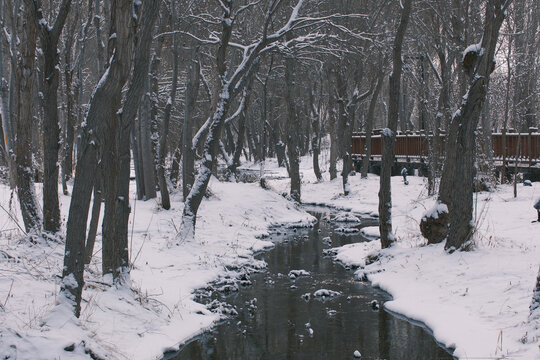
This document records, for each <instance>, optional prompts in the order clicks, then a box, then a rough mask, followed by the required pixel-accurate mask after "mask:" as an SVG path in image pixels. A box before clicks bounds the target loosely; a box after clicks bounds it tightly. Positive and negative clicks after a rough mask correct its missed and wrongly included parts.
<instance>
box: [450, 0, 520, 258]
mask: <svg viewBox="0 0 540 360" xmlns="http://www.w3.org/2000/svg"><path fill="white" fill-rule="evenodd" d="M510 3H511V0H489V1H488V2H487V3H486V9H485V11H486V13H485V20H484V33H483V35H482V40H481V42H480V43H478V44H474V45H471V46H469V47H468V48H467V49H466V50H465V51H464V53H463V59H462V65H463V69H464V71H465V74H466V75H467V76H468V78H469V89H468V91H467V94H466V96H465V97H464V98H463V101H462V103H461V105H460V107H459V109H458V111H457V112H456V113H455V114H454V117H453V119H452V126H454V127H457V128H458V131H457V136H456V138H455V139H449V141H455V143H456V146H455V149H456V153H455V159H456V161H455V169H453V170H454V171H451V170H452V169H447V174H449V173H451V174H453V178H452V179H453V184H454V186H453V188H454V189H460V190H459V191H454V193H453V201H452V207H451V208H450V213H449V221H450V224H449V231H448V237H447V240H446V245H445V248H446V249H448V250H450V251H453V250H457V249H466V248H467V245H468V244H469V240H470V239H471V236H472V234H473V230H474V227H473V225H472V221H473V218H472V211H473V196H472V193H473V177H474V144H475V130H476V127H477V124H478V119H479V116H480V112H481V109H482V105H483V103H484V101H485V98H486V91H487V87H488V85H489V76H490V74H491V73H492V72H493V70H494V68H495V60H494V55H495V50H496V47H497V41H498V38H499V30H500V27H501V25H502V23H503V21H504V18H505V11H506V9H507V8H508V6H509V5H510ZM454 124H456V125H454Z"/></svg>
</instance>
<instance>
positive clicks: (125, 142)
mask: <svg viewBox="0 0 540 360" xmlns="http://www.w3.org/2000/svg"><path fill="white" fill-rule="evenodd" d="M158 10H159V2H157V1H145V2H144V3H143V5H142V11H141V14H139V16H138V19H141V20H140V24H139V27H140V28H139V29H138V30H137V36H136V39H135V50H134V66H133V74H132V77H131V82H130V84H129V88H128V91H127V93H126V96H125V98H124V100H123V102H122V108H121V110H120V111H119V112H118V114H117V116H118V124H119V131H118V133H117V135H116V137H117V150H116V151H115V153H117V154H118V161H117V163H118V167H117V168H116V169H114V170H116V172H117V183H116V185H115V188H116V194H114V196H111V197H110V198H108V199H107V198H106V204H107V203H108V202H109V203H110V202H114V203H115V206H114V210H115V214H114V216H113V218H112V221H110V229H112V230H113V235H114V238H113V239H111V240H112V257H111V259H110V260H111V263H112V265H113V266H112V274H113V278H114V279H115V280H117V281H118V280H119V281H122V280H124V278H125V277H126V276H127V273H128V271H129V251H128V225H129V214H130V213H131V206H130V202H129V173H130V164H131V153H130V143H131V130H132V128H133V123H134V121H135V116H136V114H137V109H138V107H139V103H140V101H141V98H142V95H143V90H144V80H145V78H146V77H147V76H148V64H149V62H150V47H151V45H152V33H153V32H152V29H153V26H154V23H155V20H156V18H157V15H158ZM104 229H105V221H104ZM104 239H105V236H104ZM104 247H105V245H104ZM104 258H105V254H104ZM104 263H105V261H104ZM104 273H105V271H104Z"/></svg>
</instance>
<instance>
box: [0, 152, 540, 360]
mask: <svg viewBox="0 0 540 360" xmlns="http://www.w3.org/2000/svg"><path fill="white" fill-rule="evenodd" d="M321 159H325V155H324V154H323V155H322V156H321ZM300 166H301V172H302V199H303V201H304V202H305V203H307V204H315V205H316V204H319V205H327V206H330V207H332V208H334V209H336V210H337V211H339V212H340V215H339V216H342V217H343V218H347V219H352V216H354V217H358V216H360V214H362V215H365V216H367V217H373V216H374V215H376V212H377V209H378V195H377V193H378V188H379V178H378V177H377V176H374V175H371V174H370V175H368V178H367V179H362V178H361V177H359V176H354V177H350V178H349V182H350V191H351V193H350V194H349V195H348V196H343V195H342V190H343V189H342V179H341V178H337V179H335V180H332V181H330V180H329V179H328V173H324V174H323V176H324V178H325V179H324V181H317V179H316V178H315V176H314V174H313V169H312V167H311V166H312V160H311V158H303V159H302V162H301V165H300ZM252 167H253V168H255V169H257V170H258V169H259V164H253V165H252ZM265 167H266V169H267V174H272V176H271V177H267V179H266V180H267V184H268V185H269V187H270V188H271V189H272V190H273V191H266V190H262V189H261V188H260V187H259V186H258V184H244V183H220V182H218V181H217V180H216V179H214V178H212V179H211V181H210V188H211V190H212V194H213V195H212V196H211V197H210V198H207V199H204V200H203V202H202V204H201V208H200V210H199V213H198V218H197V228H196V233H195V238H194V239H191V238H189V237H184V238H182V237H178V236H177V233H178V229H179V228H180V224H179V222H180V214H181V213H182V210H183V204H182V201H181V198H182V197H181V195H180V194H179V193H177V192H173V193H172V194H171V201H172V209H171V210H170V211H163V210H160V208H159V206H158V204H157V202H156V200H149V201H144V202H142V201H137V202H134V200H133V199H134V195H135V194H134V192H135V186H134V184H132V186H131V189H132V194H131V197H130V199H131V200H130V201H131V202H132V205H133V206H132V209H133V213H132V215H133V216H134V222H133V224H130V227H129V228H130V244H131V246H130V252H131V255H130V258H131V260H132V262H133V269H132V271H131V274H130V281H129V282H128V284H127V285H125V286H117V285H113V283H112V281H111V280H110V278H103V277H102V276H101V275H100V268H101V262H100V261H101V259H100V252H99V248H100V246H101V244H100V238H101V236H100V234H98V239H97V240H98V243H97V244H96V249H97V251H96V254H95V256H94V259H93V261H92V263H91V264H90V265H89V266H88V268H87V271H86V273H85V283H86V284H85V289H84V292H83V299H84V301H83V304H82V312H81V317H80V318H79V319H76V318H74V317H73V316H72V315H71V309H70V307H69V306H68V305H69V304H68V303H67V302H66V301H64V300H63V299H60V297H59V296H58V295H59V288H60V286H61V279H60V278H59V274H61V273H62V268H63V262H62V261H63V251H64V246H63V244H62V241H61V239H53V240H44V239H38V241H37V242H36V243H31V242H28V241H26V240H25V239H24V237H23V236H22V234H21V232H20V230H19V229H18V227H17V224H18V225H19V226H20V224H21V223H22V221H21V220H20V219H21V215H20V212H19V211H18V209H17V208H16V202H13V201H12V198H11V196H12V194H11V192H10V190H9V188H8V187H6V186H4V185H0V204H1V205H2V207H3V210H2V211H1V212H0V354H2V355H3V356H4V357H6V356H11V358H20V359H27V358H28V359H30V358H31V359H38V360H39V359H54V358H62V359H89V358H90V355H88V354H87V352H88V351H92V352H93V353H95V354H96V355H98V356H100V357H103V358H108V359H134V360H137V359H153V358H156V357H159V356H160V355H161V354H162V352H163V351H164V350H165V349H177V348H178V347H179V345H180V344H182V343H183V342H185V341H187V340H188V339H190V338H192V337H193V336H195V335H197V334H199V333H201V332H203V331H204V330H206V329H208V328H210V327H211V326H212V325H213V324H215V322H216V321H218V320H219V319H220V318H221V316H222V315H221V314H226V313H227V312H229V311H230V309H227V308H226V307H223V306H221V304H219V303H216V304H213V305H212V309H213V310H217V312H213V311H210V309H209V308H207V307H205V306H203V305H201V304H198V303H196V302H195V301H194V291H195V290H196V289H200V288H204V287H206V285H207V284H208V283H209V282H212V281H215V280H218V279H233V278H235V277H236V275H238V274H239V272H241V271H242V269H245V268H246V267H247V268H248V269H261V268H264V266H265V264H264V263H263V262H262V261H260V260H257V259H255V258H254V254H255V253H256V252H258V251H261V250H264V249H268V248H270V247H272V246H273V244H272V243H271V242H269V241H266V240H264V237H265V236H266V235H268V234H269V232H268V229H269V227H270V226H274V225H275V226H283V225H285V226H287V225H288V226H309V225H310V224H312V222H313V218H312V217H311V216H310V215H308V214H306V213H305V212H304V211H302V210H301V209H299V208H298V207H297V206H296V205H294V204H293V203H292V202H289V201H288V200H286V198H284V197H283V196H281V195H278V194H282V193H284V192H285V193H287V192H288V190H289V180H288V179H286V178H285V176H284V175H285V174H286V170H285V169H284V168H278V166H277V163H276V160H275V159H268V160H267V161H266V163H265ZM323 167H325V166H323ZM391 180H392V214H393V218H392V224H393V231H394V234H392V236H394V237H395V239H396V243H395V245H394V246H393V247H392V248H390V249H385V250H381V249H380V242H379V241H378V240H373V241H366V242H361V243H357V244H350V245H345V246H343V247H340V248H334V249H330V250H329V251H328V253H330V254H333V256H334V257H335V259H336V261H339V262H341V263H343V264H344V265H347V266H349V267H351V268H356V270H355V275H356V276H357V277H358V278H362V279H367V280H369V281H370V282H371V283H372V284H373V285H374V286H378V287H380V288H381V289H383V290H385V291H387V292H388V293H390V295H391V296H392V300H391V301H387V302H386V303H385V304H384V308H385V309H387V310H388V311H391V312H394V313H397V314H401V315H402V316H405V317H408V318H410V319H412V320H415V321H418V322H421V323H424V324H425V325H426V326H427V327H428V328H429V329H431V330H432V332H433V335H434V337H435V338H436V339H437V341H439V342H441V343H442V344H444V345H446V346H447V347H452V348H455V355H456V356H457V357H459V358H462V359H467V358H475V357H482V358H487V357H499V358H500V357H502V356H510V357H515V358H522V359H535V358H536V359H537V358H539V357H540V353H539V338H540V310H538V309H537V310H536V313H535V315H533V316H529V306H530V304H531V299H532V296H533V287H534V285H535V281H536V275H537V272H538V267H539V262H540V223H531V220H535V219H536V217H537V214H536V211H535V210H534V208H533V205H534V203H535V200H536V199H537V198H538V196H539V194H540V183H537V182H536V183H532V185H533V186H523V185H521V184H520V185H519V188H518V197H517V198H513V189H512V186H507V185H503V186H498V187H497V188H496V189H495V190H494V192H491V193H478V194H475V201H474V203H475V204H476V205H475V206H476V210H475V212H474V213H475V214H477V218H476V219H475V221H474V224H475V226H476V227H477V228H478V231H477V232H476V233H475V237H474V241H475V249H474V251H471V252H455V253H453V254H448V253H447V252H445V251H444V244H438V245H429V246H426V245H425V244H426V241H425V239H423V238H422V236H421V235H420V229H419V222H420V220H421V218H422V217H423V216H424V215H425V214H428V215H434V214H438V213H440V212H442V211H445V210H446V209H445V208H444V206H443V205H441V204H437V202H436V199H435V198H433V197H429V196H427V190H426V188H427V185H426V182H425V180H424V179H423V178H419V177H415V176H410V177H408V180H409V185H408V186H406V185H404V184H403V182H402V178H401V176H396V177H392V179H391ZM36 190H37V194H36V195H37V196H38V198H39V197H40V195H41V194H40V189H39V188H38V189H36ZM60 193H61V192H60ZM61 203H62V214H67V210H68V206H69V198H68V197H66V196H63V195H61ZM10 204H11V205H10ZM346 214H347V215H346ZM341 225H343V224H341ZM131 229H133V231H132V233H131ZM361 232H362V234H364V235H366V236H368V237H371V238H374V239H376V237H378V235H379V233H378V227H376V226H374V227H367V228H362V229H361ZM131 238H132V240H131ZM368 258H369V259H370V261H366V260H367V259H368ZM367 263H369V265H368V264H367ZM296 271H298V272H299V273H298V274H302V275H305V274H304V273H303V270H301V269H299V270H296ZM296 276H297V275H296V274H295V277H296ZM226 285H228V286H234V283H226ZM226 285H224V286H226ZM313 290H315V289H313ZM332 294H333V295H339V294H334V293H333V292H332V290H330V289H318V290H317V291H315V292H314V293H313V294H312V293H306V294H304V295H302V297H303V298H304V299H305V300H306V301H310V299H311V298H312V296H313V297H315V298H318V300H323V299H326V298H329V297H330V298H331V295H332ZM323 295H324V298H322V297H321V296H323ZM343 295H344V296H347V295H348V294H343ZM308 332H309V330H308ZM65 348H67V349H69V350H70V351H65V350H64V349H65Z"/></svg>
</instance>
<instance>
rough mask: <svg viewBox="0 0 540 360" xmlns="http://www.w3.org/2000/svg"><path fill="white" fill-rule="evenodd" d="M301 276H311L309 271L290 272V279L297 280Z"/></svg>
mask: <svg viewBox="0 0 540 360" xmlns="http://www.w3.org/2000/svg"><path fill="white" fill-rule="evenodd" d="M300 276H309V271H306V270H302V269H301V270H291V271H289V278H291V279H296V278H297V277H300Z"/></svg>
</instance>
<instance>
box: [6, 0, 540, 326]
mask: <svg viewBox="0 0 540 360" xmlns="http://www.w3.org/2000/svg"><path fill="white" fill-rule="evenodd" d="M539 19H540V2H538V1H534V0H514V1H511V0H467V1H459V0H453V1H444V0H436V1H425V0H414V1H413V0H403V1H395V0H384V1H375V0H362V1H349V0H338V1H320V0H263V1H259V0H215V1H206V0H205V1H183V0H50V1H42V0H2V1H1V2H0V119H1V122H0V125H1V126H0V134H1V136H2V142H1V144H0V145H1V147H2V150H1V151H0V153H1V154H0V175H1V180H2V182H3V183H4V185H5V186H6V187H9V189H10V191H11V198H10V200H9V206H7V207H9V209H8V210H6V213H7V214H9V216H10V217H11V218H13V219H15V220H16V221H15V222H16V226H17V227H18V228H20V229H21V231H22V232H23V234H22V235H21V237H22V238H24V239H25V240H24V241H25V242H27V243H28V244H29V245H28V246H33V245H35V244H48V245H47V246H52V245H51V244H58V246H60V247H61V248H62V251H63V265H62V267H61V269H57V270H58V272H59V273H58V276H60V277H61V279H62V280H61V282H60V283H59V284H58V287H59V290H58V291H59V293H58V295H59V296H58V298H59V300H58V304H64V303H65V304H68V305H69V307H70V311H71V312H72V313H73V315H74V316H75V317H76V318H79V317H80V316H81V306H84V303H85V298H84V293H83V291H86V290H84V289H87V288H88V284H86V283H85V277H86V276H88V274H89V272H90V269H92V270H91V271H92V272H93V273H95V272H96V271H97V272H98V273H99V276H101V277H103V278H104V279H109V278H110V279H111V282H110V286H113V287H116V288H125V289H131V288H132V282H131V278H130V273H131V271H133V269H134V259H133V257H134V253H135V254H137V255H135V256H139V254H140V253H141V252H142V251H143V247H142V246H141V248H140V249H134V248H133V244H132V243H133V237H134V235H133V232H134V230H133V228H134V226H135V225H136V224H135V210H136V204H137V202H139V203H142V204H147V205H144V206H148V204H150V203H151V204H155V206H154V207H153V211H155V213H156V214H160V215H159V216H162V214H164V213H166V214H168V215H167V216H170V217H171V219H172V220H171V223H172V226H173V227H174V229H175V231H174V234H172V235H171V239H169V240H167V241H168V243H167V246H173V244H175V245H176V246H180V247H181V246H183V245H184V244H187V243H192V242H196V241H198V239H199V237H198V236H199V235H198V231H199V228H200V224H199V220H200V219H201V217H204V216H207V215H206V214H204V211H205V210H204V206H203V204H205V202H212V201H217V200H219V196H215V194H214V192H213V189H212V186H211V185H210V184H211V183H212V182H213V181H214V179H215V181H218V180H219V181H220V182H225V183H232V184H241V183H243V181H244V180H243V179H244V175H245V173H249V174H251V173H253V174H258V175H254V177H256V178H257V179H256V181H257V182H258V183H259V184H260V185H261V187H263V188H264V189H266V190H269V191H275V192H277V193H279V194H280V195H283V196H282V197H283V198H285V199H286V200H287V201H288V202H290V204H291V205H290V206H299V205H301V204H305V203H317V201H316V200H315V201H313V200H312V199H311V198H310V199H311V200H310V201H306V200H305V199H304V197H305V196H304V195H305V193H304V187H305V185H306V183H309V181H308V180H306V179H305V173H304V170H305V167H306V165H305V164H307V163H309V169H310V172H311V173H312V175H313V176H314V178H315V179H316V180H315V182H316V183H317V184H321V185H324V184H328V186H331V185H332V184H333V182H334V181H338V182H339V187H340V193H339V195H336V199H339V200H340V201H343V203H347V201H350V202H352V201H356V199H357V198H356V197H355V196H357V195H358V193H357V191H358V190H355V189H357V187H355V186H356V185H354V186H353V185H352V184H353V183H354V184H358V183H360V184H362V183H367V182H368V181H369V179H370V177H371V175H368V173H377V175H379V178H378V179H377V181H378V184H379V185H378V193H377V209H376V210H374V211H375V212H376V213H377V214H378V217H377V221H378V229H379V233H378V236H379V241H380V248H381V249H387V248H388V249H391V248H393V247H395V246H396V243H397V242H399V241H401V240H402V239H400V238H399V236H398V235H397V234H398V232H399V229H397V228H396V226H394V225H393V220H394V219H395V216H394V214H393V208H395V206H394V203H393V199H395V198H396V196H397V197H400V196H401V195H402V194H401V193H400V192H407V191H408V190H406V188H405V189H403V188H398V189H393V188H392V177H395V176H396V175H398V174H399V173H400V171H401V170H402V168H404V167H407V166H408V165H410V159H409V157H408V155H407V158H406V160H405V161H403V159H398V154H396V136H398V135H399V136H409V135H410V134H412V133H413V132H416V134H418V136H422V137H424V139H425V140H424V144H426V145H425V146H426V150H425V152H426V154H425V156H423V157H422V159H421V160H419V161H420V162H421V164H420V169H422V170H421V172H422V174H420V175H425V176H426V193H427V196H429V197H431V198H432V199H433V200H434V201H436V202H435V205H433V207H432V208H427V209H425V212H424V215H423V216H422V217H421V218H419V219H414V221H415V222H416V223H417V224H415V227H416V228H417V229H418V231H420V229H421V233H422V235H423V236H424V237H425V239H422V241H425V243H427V244H436V243H440V242H443V243H444V254H445V255H447V256H454V255H455V254H454V253H455V252H459V251H474V250H475V246H476V244H477V243H478V242H479V241H480V240H479V236H478V235H477V232H478V231H479V228H481V221H482V214H478V209H479V205H478V201H477V197H478V195H477V192H478V191H477V186H480V185H483V186H484V188H486V189H489V190H493V189H495V188H496V186H499V185H504V184H510V183H513V185H514V196H515V197H517V196H518V185H517V184H518V183H519V181H520V176H524V175H521V174H520V172H523V169H524V168H528V169H532V168H535V167H537V166H538V164H536V160H534V159H528V160H527V159H525V160H524V159H519V156H518V154H519V153H520V149H521V148H522V147H523V148H527V149H529V150H530V151H532V150H531V149H532V148H533V147H534V146H535V145H534V143H533V142H532V141H531V140H530V138H531V137H532V136H531V134H536V133H538V127H539V125H540V122H539V112H540V107H539V101H540V83H539V81H538V78H539V76H540V64H539V63H538V58H539V56H540V35H539V34H540V20H539ZM493 133H497V134H498V133H500V137H501V140H500V141H501V143H503V144H505V147H504V150H503V154H502V159H498V158H497V159H495V157H494V152H493V150H492V149H493V146H494V145H493V144H492V143H491V142H492V139H494V137H493V136H492V134H493ZM357 134H358V136H362V139H363V140H362V141H364V142H362V144H363V149H362V152H361V157H354V156H353V155H354V150H353V142H352V138H353V135H354V136H357ZM512 134H515V136H514V135H512ZM379 135H380V137H381V139H380V144H381V156H380V158H379V157H377V158H376V159H375V157H374V156H373V154H371V148H372V137H373V136H379ZM527 136H529V137H527ZM507 137H508V138H510V137H511V138H512V139H514V137H515V138H516V139H517V140H516V141H517V143H516V142H515V141H514V140H512V141H513V142H509V144H512V145H511V146H512V147H515V151H514V150H512V151H507V148H506V144H507V140H506V138H507ZM364 139H365V140H364ZM497 139H498V138H497ZM528 139H529V140H528ZM497 141H499V140H497ZM508 146H510V145H508ZM440 149H444V151H441V150H440ZM512 154H514V155H512ZM377 156H378V155H377ZM306 159H307V160H306ZM527 161H528V163H527ZM269 163H270V164H272V165H273V164H274V163H275V164H276V168H277V169H278V170H275V169H273V170H272V171H267V168H268V166H269V165H268V164H269ZM523 164H525V165H523ZM281 169H283V170H282V171H283V172H284V174H286V177H287V180H286V181H287V183H286V190H285V189H284V188H282V187H280V186H278V185H276V183H277V184H281V183H279V181H280V180H281V179H280V178H279V176H278V175H276V174H278V173H279V171H281ZM520 169H521V170H520ZM424 170H425V171H424ZM279 174H281V173H279ZM410 175H412V174H410ZM250 176H251V175H250ZM354 176H357V178H354ZM276 178H279V179H278V180H275V179H276ZM336 179H337V180H336ZM267 180H268V181H267ZM353 180H354V181H353ZM522 180H523V179H521V181H522ZM272 181H274V182H272ZM276 181H277V182H276ZM533 182H534V181H533ZM405 185H407V184H405ZM36 189H37V190H36ZM59 189H60V190H59ZM239 194H241V191H239ZM40 195H41V196H40ZM309 196H310V195H309V193H308V198H309ZM15 198H16V200H17V201H18V206H17V210H13V209H12V201H14V200H15ZM62 199H64V200H63V201H64V203H65V202H66V201H68V203H69V206H67V204H66V205H65V206H63V203H62ZM66 199H67V200H66ZM177 199H180V202H181V204H182V205H181V206H178V205H176V206H175V204H176V201H177ZM216 199H217V200H216ZM333 200H335V199H333ZM13 206H14V205H13ZM260 206H263V204H261V205H260ZM339 206H341V205H339ZM13 211H15V212H17V214H19V213H20V217H21V221H20V223H19V222H18V218H17V215H15V216H14V215H12V212H13ZM248 212H249V211H247V210H246V214H247V213H248ZM156 216H157V215H156ZM212 216H214V217H215V214H214V215H212ZM220 216H221V214H220ZM246 217H247V215H246ZM220 221H221V222H222V223H225V220H223V218H222V217H220V218H217V217H215V218H213V219H212V220H208V219H206V218H205V220H204V221H203V225H202V226H203V227H202V228H203V229H206V227H207V226H208V222H216V223H218V222H220ZM231 226H232V225H231ZM235 226H236V225H235ZM215 235H216V236H218V235H219V234H215ZM145 236H148V239H149V240H148V241H149V242H150V241H151V236H150V235H149V234H146V235H145ZM160 236H162V235H160ZM205 236H208V234H207V233H205ZM423 244H424V243H423ZM423 244H422V245H423ZM54 246H56V245H54ZM441 246H442V245H441ZM0 251H3V249H2V248H0ZM96 255H97V256H98V260H96V261H97V262H93V260H95V256H96ZM456 256H457V255H456ZM6 258H8V257H7V256H6ZM91 264H98V267H99V269H97V268H92V267H91ZM107 281H108V280H107ZM94 286H95V284H94ZM108 286H109V285H108ZM538 292H539V290H538V279H537V280H536V289H535V292H534V293H533V294H530V295H531V296H532V299H533V301H532V305H531V307H530V313H531V314H530V317H531V318H534V319H538V314H537V313H538V311H537V309H538V308H539V305H538V302H539V300H538ZM55 296H56V295H55ZM141 301H142V300H141ZM81 304H82V305H81Z"/></svg>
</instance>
